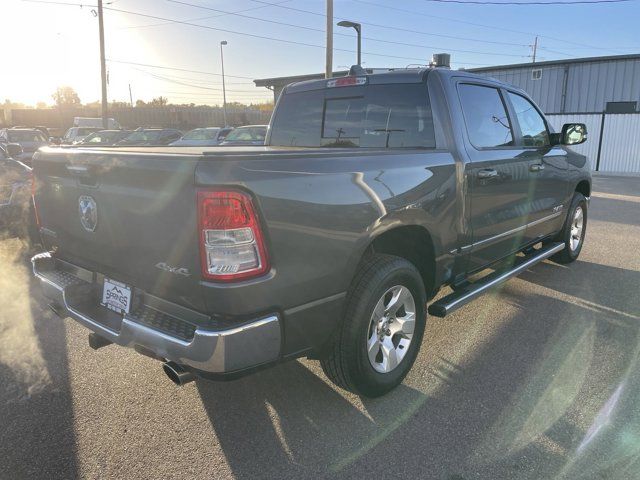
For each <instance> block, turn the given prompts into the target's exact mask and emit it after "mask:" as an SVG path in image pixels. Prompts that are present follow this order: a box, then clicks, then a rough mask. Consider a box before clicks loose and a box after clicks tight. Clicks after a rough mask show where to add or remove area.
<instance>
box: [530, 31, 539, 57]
mask: <svg viewBox="0 0 640 480" xmlns="http://www.w3.org/2000/svg"><path fill="white" fill-rule="evenodd" d="M531 48H532V49H533V55H532V57H533V62H531V63H536V54H537V53H538V36H537V35H536V39H535V40H534V41H533V45H531Z"/></svg>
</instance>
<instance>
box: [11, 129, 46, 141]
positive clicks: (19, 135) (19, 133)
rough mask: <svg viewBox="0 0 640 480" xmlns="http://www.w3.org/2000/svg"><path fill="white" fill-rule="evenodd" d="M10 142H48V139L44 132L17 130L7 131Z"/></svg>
mask: <svg viewBox="0 0 640 480" xmlns="http://www.w3.org/2000/svg"><path fill="white" fill-rule="evenodd" d="M7 138H8V140H9V141H10V142H16V143H20V142H46V141H47V139H46V138H45V136H44V135H43V134H42V132H40V131H37V130H16V131H9V132H7Z"/></svg>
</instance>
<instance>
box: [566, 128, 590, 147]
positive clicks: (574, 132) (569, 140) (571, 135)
mask: <svg viewBox="0 0 640 480" xmlns="http://www.w3.org/2000/svg"><path fill="white" fill-rule="evenodd" d="M562 133H563V137H564V138H563V142H562V143H564V144H565V145H578V144H580V143H583V142H584V141H585V140H586V139H587V127H586V125H585V124H584V123H565V124H564V126H563V127H562Z"/></svg>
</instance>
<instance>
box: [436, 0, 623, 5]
mask: <svg viewBox="0 0 640 480" xmlns="http://www.w3.org/2000/svg"><path fill="white" fill-rule="evenodd" d="M423 1H425V2H437V3H463V4H471V5H510V6H517V5H576V4H595V3H623V2H632V1H635V0H569V1H565V2H562V1H549V2H530V1H526V2H492V1H487V2H485V1H479V0H423Z"/></svg>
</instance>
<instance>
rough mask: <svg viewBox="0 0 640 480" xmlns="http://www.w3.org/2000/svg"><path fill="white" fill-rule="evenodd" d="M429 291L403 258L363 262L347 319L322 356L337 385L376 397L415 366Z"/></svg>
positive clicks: (351, 293) (378, 256)
mask: <svg viewBox="0 0 640 480" xmlns="http://www.w3.org/2000/svg"><path fill="white" fill-rule="evenodd" d="M425 306H426V293H425V288H424V284H423V282H422V277H421V276H420V273H419V272H418V270H417V269H416V267H415V266H414V265H413V264H411V263H410V262H408V261H407V260H405V259H404V258H400V257H395V256H392V255H381V254H375V255H373V256H371V257H369V258H368V259H367V260H365V261H364V262H363V263H362V265H361V266H360V268H359V270H358V273H357V274H356V277H355V278H354V280H353V283H352V285H351V288H350V291H349V295H348V297H347V305H346V309H345V314H344V319H343V322H342V325H341V329H340V331H339V332H337V335H336V336H335V338H334V340H333V343H332V345H331V346H330V348H329V352H328V354H327V356H326V357H325V358H323V359H322V360H321V365H322V369H323V370H324V373H325V374H326V375H327V377H328V378H329V379H330V380H331V381H332V382H333V383H335V384H336V385H338V386H339V387H342V388H344V389H345V390H349V391H351V392H354V393H357V394H361V395H364V396H367V397H378V396H380V395H383V394H385V393H387V392H388V391H390V390H392V389H393V388H395V387H396V386H397V385H399V384H400V383H401V382H402V380H403V379H404V377H405V376H406V375H407V373H408V372H409V370H410V369H411V367H412V365H413V363H414V362H415V359H416V356H417V354H418V351H419V349H420V344H421V343H422V336H423V334H424V328H425V324H426V309H425Z"/></svg>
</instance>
